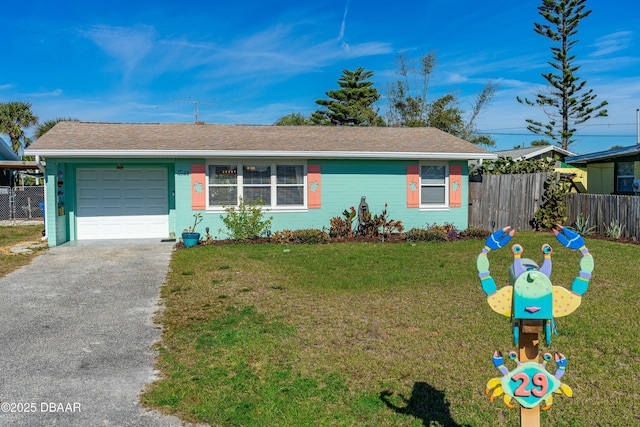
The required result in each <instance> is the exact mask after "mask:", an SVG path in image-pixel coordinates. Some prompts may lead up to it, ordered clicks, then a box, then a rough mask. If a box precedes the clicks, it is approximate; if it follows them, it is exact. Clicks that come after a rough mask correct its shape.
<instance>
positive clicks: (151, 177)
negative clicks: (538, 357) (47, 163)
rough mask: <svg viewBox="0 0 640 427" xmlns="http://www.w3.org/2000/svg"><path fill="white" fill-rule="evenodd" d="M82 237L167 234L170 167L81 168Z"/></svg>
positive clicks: (79, 218)
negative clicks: (168, 174)
mask: <svg viewBox="0 0 640 427" xmlns="http://www.w3.org/2000/svg"><path fill="white" fill-rule="evenodd" d="M76 189H77V210H76V216H77V219H76V231H77V239H78V240H88V239H139V238H152V237H154V238H155V237H167V236H168V234H169V206H168V195H167V193H168V187H167V170H166V169H78V170H77V173H76Z"/></svg>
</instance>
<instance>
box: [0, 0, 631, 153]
mask: <svg viewBox="0 0 640 427" xmlns="http://www.w3.org/2000/svg"><path fill="white" fill-rule="evenodd" d="M540 4H541V1H534V0H522V1H513V0H495V1H492V2H486V1H472V0H458V1H449V0H442V1H432V0H412V1H396V2H389V1H377V0H373V1H372V0H369V1H363V0H350V1H349V0H342V1H323V2H300V1H273V2H266V1H256V0H248V1H242V0H238V1H237V2H229V1H224V2H223V1H216V0H211V1H199V0H192V1H189V2H169V1H162V0H155V1H147V0H137V1H121V0H110V1H108V2H105V1H101V0H92V1H87V0H82V1H64V0H61V1H57V2H51V1H39V0H31V1H29V2H26V3H24V2H17V1H13V2H5V4H4V5H3V10H2V14H0V40H2V50H1V53H0V55H2V65H1V66H0V102H6V101H17V100H21V101H29V102H31V103H32V104H33V107H32V109H33V111H34V113H35V114H37V115H38V116H39V117H40V119H41V121H44V120H47V119H51V118H55V117H61V116H64V117H69V116H70V117H74V118H78V119H80V120H83V121H101V122H102V121H108V122H145V123H146V122H192V121H193V120H194V102H196V101H197V102H198V111H199V117H198V118H199V120H202V121H205V122H208V123H241V124H271V123H273V122H274V121H275V120H276V119H278V118H279V117H281V116H284V115H286V114H288V113H291V112H301V113H303V114H305V115H307V114H309V113H310V112H312V111H314V110H315V109H316V107H317V105H316V104H315V102H314V101H315V100H317V99H321V98H326V96H325V92H326V91H328V90H331V89H335V88H337V83H336V81H337V80H338V78H339V77H340V75H341V74H342V70H343V69H349V70H353V69H356V68H358V67H364V68H366V69H368V70H372V71H374V73H375V75H374V77H373V78H372V81H374V82H375V87H377V88H378V90H379V91H380V93H381V94H382V95H383V100H382V101H381V102H380V108H381V111H383V110H384V108H385V107H384V94H385V87H386V85H387V82H389V81H390V80H391V79H393V78H394V76H393V70H394V62H395V59H396V58H397V55H398V54H399V53H401V52H404V53H406V54H407V55H408V56H410V57H416V58H417V57H420V56H421V55H422V54H424V53H427V52H430V51H433V52H435V53H436V56H437V67H436V69H435V71H434V74H433V76H432V80H431V83H430V99H435V98H436V97H438V96H441V95H444V94H446V93H448V92H453V93H455V94H457V95H458V96H459V98H460V100H461V104H462V107H463V108H466V109H469V108H470V105H471V102H472V101H473V98H474V96H475V95H476V94H477V93H478V92H479V91H480V89H481V88H482V87H483V85H484V84H485V83H486V82H487V81H488V80H492V81H493V82H495V83H497V84H498V85H499V90H498V93H497V96H496V97H495V99H494V100H493V102H492V103H491V104H490V105H489V107H488V109H487V110H486V111H485V113H484V114H483V115H482V116H481V117H480V119H479V121H478V128H479V130H480V131H482V132H486V133H489V134H491V135H492V136H493V137H494V138H495V139H496V141H497V143H498V146H497V148H498V149H509V148H512V147H513V146H514V145H518V144H529V143H530V142H531V141H533V140H535V139H539V137H537V136H535V135H533V134H530V133H529V132H528V131H527V130H526V123H525V119H526V118H536V119H542V120H546V118H545V117H544V116H543V115H542V112H541V111H540V110H539V109H537V108H534V107H526V106H523V105H520V104H518V103H517V102H516V100H515V97H516V96H518V95H519V96H524V97H526V96H528V97H530V98H531V97H533V96H534V94H535V92H536V90H537V88H539V87H540V85H543V84H544V81H543V79H542V77H541V76H540V74H541V73H543V72H549V71H550V66H549V65H547V61H549V60H550V59H551V57H550V52H549V46H550V45H549V42H548V40H547V39H546V38H544V37H542V36H539V35H537V34H535V33H534V31H533V22H534V21H538V22H540V21H541V17H540V16H539V15H538V13H537V6H539V5H540ZM587 8H589V9H592V10H593V13H592V14H591V15H590V16H589V17H588V18H586V19H584V20H583V21H582V22H581V24H580V27H579V32H578V39H579V40H580V42H579V43H578V44H577V45H576V46H575V48H574V54H575V55H576V56H577V60H576V64H577V65H580V66H581V68H580V70H579V71H578V72H577V73H576V74H577V75H578V76H580V77H581V78H582V79H584V80H587V82H588V83H587V85H588V87H589V88H593V89H594V91H595V93H597V94H598V100H607V101H608V102H609V106H608V110H609V117H607V118H600V119H595V120H592V121H589V122H588V126H584V127H582V128H580V130H579V132H578V134H577V135H576V139H577V142H576V143H575V144H574V145H573V146H572V150H573V151H575V152H577V153H579V154H583V153H587V152H592V151H599V150H603V149H608V148H610V147H611V146H612V145H632V144H634V143H636V109H638V108H640V33H639V31H638V30H637V28H638V17H639V16H640V13H639V12H640V3H638V2H635V1H616V0H609V1H604V0H589V1H588V2H587Z"/></svg>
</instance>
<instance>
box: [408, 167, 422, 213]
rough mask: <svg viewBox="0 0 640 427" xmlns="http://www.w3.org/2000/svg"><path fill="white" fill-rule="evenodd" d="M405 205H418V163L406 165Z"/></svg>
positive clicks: (415, 206)
mask: <svg viewBox="0 0 640 427" xmlns="http://www.w3.org/2000/svg"><path fill="white" fill-rule="evenodd" d="M407 207H408V208H419V207H420V165H407Z"/></svg>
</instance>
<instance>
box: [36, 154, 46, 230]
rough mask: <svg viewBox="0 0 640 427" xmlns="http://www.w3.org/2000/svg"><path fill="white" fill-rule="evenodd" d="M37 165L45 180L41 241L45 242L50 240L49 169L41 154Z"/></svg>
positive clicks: (37, 157)
mask: <svg viewBox="0 0 640 427" xmlns="http://www.w3.org/2000/svg"><path fill="white" fill-rule="evenodd" d="M36 165H37V166H38V169H39V170H40V172H42V180H43V181H44V186H43V188H44V212H42V216H43V217H44V235H43V236H42V239H40V240H41V241H43V242H45V241H47V240H49V233H47V230H48V227H47V214H46V212H47V170H46V168H45V165H44V163H42V161H41V160H40V156H38V155H36Z"/></svg>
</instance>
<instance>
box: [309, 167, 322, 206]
mask: <svg viewBox="0 0 640 427" xmlns="http://www.w3.org/2000/svg"><path fill="white" fill-rule="evenodd" d="M307 206H308V207H309V209H320V208H321V207H322V185H321V177H320V165H307Z"/></svg>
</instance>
